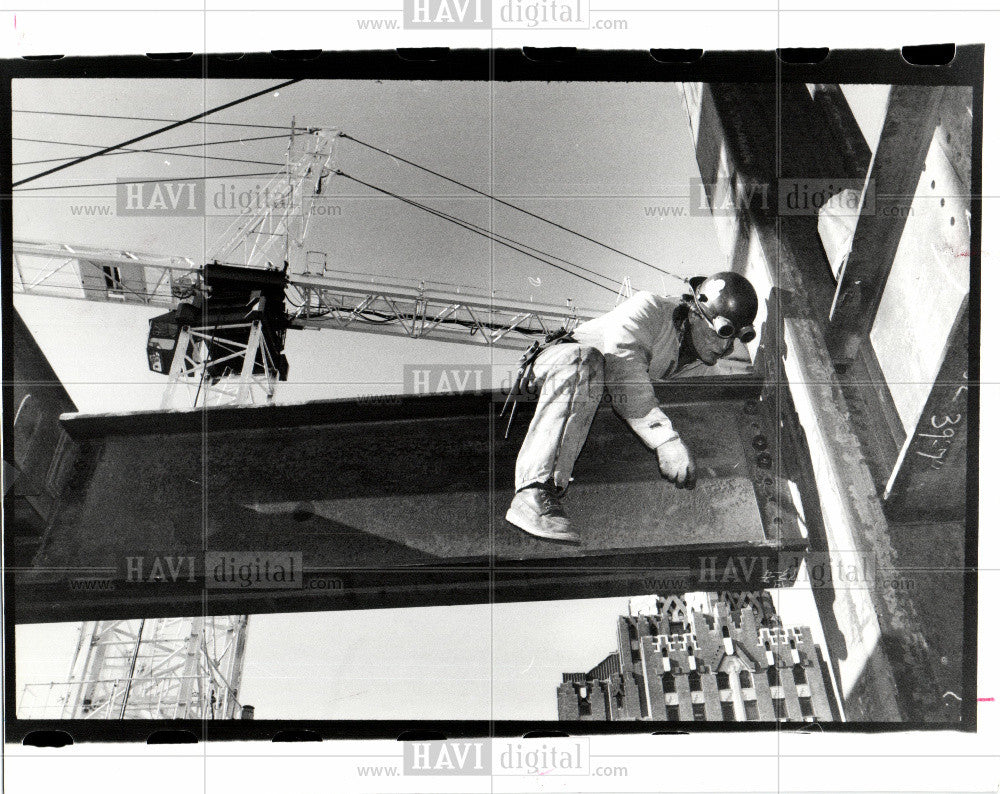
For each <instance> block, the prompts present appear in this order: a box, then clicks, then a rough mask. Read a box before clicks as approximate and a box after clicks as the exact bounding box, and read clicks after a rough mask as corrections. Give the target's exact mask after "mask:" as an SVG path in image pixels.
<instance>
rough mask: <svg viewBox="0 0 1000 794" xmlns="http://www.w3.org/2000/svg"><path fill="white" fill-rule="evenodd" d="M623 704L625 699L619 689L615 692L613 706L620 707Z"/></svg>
mask: <svg viewBox="0 0 1000 794" xmlns="http://www.w3.org/2000/svg"><path fill="white" fill-rule="evenodd" d="M624 705H625V699H624V698H623V697H622V693H621V691H620V690H619V691H618V692H615V708H616V709H620V708H622V706H624Z"/></svg>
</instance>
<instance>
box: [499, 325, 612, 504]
mask: <svg viewBox="0 0 1000 794" xmlns="http://www.w3.org/2000/svg"><path fill="white" fill-rule="evenodd" d="M534 373H535V374H534V377H535V380H534V383H535V392H536V393H537V394H538V404H537V405H536V407H535V415H534V417H532V420H531V425H530V426H529V427H528V434H527V435H526V436H525V438H524V443H522V444H521V451H520V453H518V456H517V467H516V470H515V475H514V481H515V487H516V488H517V490H520V489H521V488H524V487H525V486H528V485H531V484H532V483H543V482H548V481H550V480H551V481H554V483H555V485H556V487H557V488H559V489H564V488H565V487H566V486H567V485H569V480H570V476H571V475H572V474H573V464H575V463H576V459H577V457H578V456H579V454H580V450H581V449H583V444H584V442H585V441H586V440H587V434H588V433H589V432H590V425H591V422H593V420H594V413H595V412H596V411H597V407H598V406H599V405H600V403H601V398H602V396H603V394H604V357H603V356H602V355H601V353H600V351H598V350H597V349H595V348H593V347H588V346H584V345H578V344H562V345H554V346H552V347H550V348H548V349H547V350H544V351H542V353H541V355H539V357H538V359H537V360H536V361H535V368H534Z"/></svg>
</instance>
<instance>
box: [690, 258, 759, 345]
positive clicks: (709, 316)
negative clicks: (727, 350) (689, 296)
mask: <svg viewBox="0 0 1000 794" xmlns="http://www.w3.org/2000/svg"><path fill="white" fill-rule="evenodd" d="M688 283H689V284H690V285H691V287H692V289H693V290H694V296H693V300H692V303H693V304H694V306H695V308H696V309H697V310H698V313H699V314H700V315H701V316H702V317H704V318H705V320H706V321H707V322H708V323H709V325H711V326H712V328H714V329H715V332H716V333H717V334H718V335H719V336H721V337H722V338H723V339H730V338H732V337H734V336H735V337H736V338H737V339H739V340H740V341H741V342H743V343H744V344H746V343H747V342H749V341H750V340H751V339H753V338H754V337H755V336H756V335H757V332H756V331H755V330H754V327H753V321H754V318H756V317H757V292H756V291H755V290H754V288H753V284H751V283H750V282H749V281H747V280H746V278H744V277H743V276H741V275H740V274H739V273H734V272H732V271H731V270H725V271H723V272H721V273H714V274H713V275H711V276H708V277H707V278H706V277H705V276H695V277H694V278H691V279H688Z"/></svg>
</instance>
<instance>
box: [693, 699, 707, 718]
mask: <svg viewBox="0 0 1000 794" xmlns="http://www.w3.org/2000/svg"><path fill="white" fill-rule="evenodd" d="M691 708H692V710H693V711H694V721H695V722H705V704H704V703H692V704H691Z"/></svg>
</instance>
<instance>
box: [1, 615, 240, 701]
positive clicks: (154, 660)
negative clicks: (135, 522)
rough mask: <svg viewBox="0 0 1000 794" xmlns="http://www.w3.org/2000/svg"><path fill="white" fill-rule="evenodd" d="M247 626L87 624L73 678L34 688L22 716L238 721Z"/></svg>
mask: <svg viewBox="0 0 1000 794" xmlns="http://www.w3.org/2000/svg"><path fill="white" fill-rule="evenodd" d="M247 622H248V618H247V616H246V615H234V616H224V617H194V618H154V619H143V620H101V621H88V622H86V623H82V624H81V625H80V628H79V637H78V641H77V646H76V653H75V654H74V657H73V662H72V664H71V670H70V675H69V678H68V679H67V680H65V681H59V682H53V683H47V684H27V685H26V686H25V687H24V688H23V689H22V692H21V697H20V699H19V702H18V707H17V715H18V717H20V718H22V719H84V720H86V719H96V720H120V719H239V718H241V717H243V716H244V709H243V705H242V703H241V702H240V699H239V692H240V685H241V683H242V675H243V658H244V654H245V652H246V641H247ZM249 713H250V712H247V715H249Z"/></svg>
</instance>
